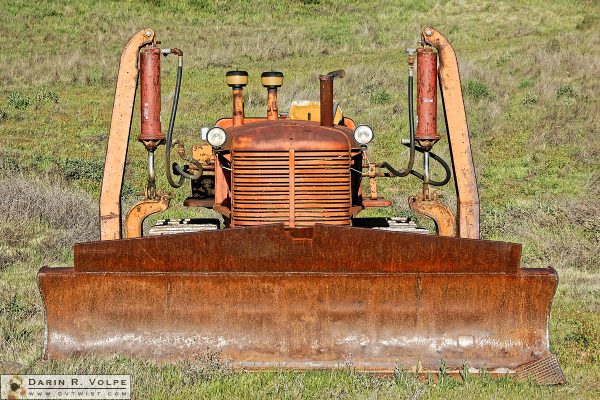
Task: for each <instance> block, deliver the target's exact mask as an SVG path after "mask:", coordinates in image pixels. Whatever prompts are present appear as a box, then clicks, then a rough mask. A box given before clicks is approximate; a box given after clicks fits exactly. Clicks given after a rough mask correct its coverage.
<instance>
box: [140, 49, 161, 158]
mask: <svg viewBox="0 0 600 400" xmlns="http://www.w3.org/2000/svg"><path fill="white" fill-rule="evenodd" d="M160 57H161V53H160V49H159V48H156V47H154V48H148V49H144V50H142V51H141V52H140V99H141V107H140V114H141V124H140V135H139V136H138V140H139V141H140V142H142V143H144V144H145V143H147V142H151V143H152V144H155V143H161V142H164V140H165V135H164V134H163V133H162V132H161V127H160ZM154 147H156V145H154Z"/></svg>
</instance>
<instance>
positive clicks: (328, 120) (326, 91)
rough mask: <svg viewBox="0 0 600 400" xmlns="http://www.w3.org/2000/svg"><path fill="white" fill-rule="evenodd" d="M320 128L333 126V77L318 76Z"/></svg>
mask: <svg viewBox="0 0 600 400" xmlns="http://www.w3.org/2000/svg"><path fill="white" fill-rule="evenodd" d="M319 82H320V98H321V126H330V127H331V126H333V76H331V75H329V74H327V75H319Z"/></svg>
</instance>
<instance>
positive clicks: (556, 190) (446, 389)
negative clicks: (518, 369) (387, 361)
mask: <svg viewBox="0 0 600 400" xmlns="http://www.w3.org/2000/svg"><path fill="white" fill-rule="evenodd" d="M599 15H600V6H599V5H598V3H597V2H596V1H577V0H573V1H553V2H546V1H530V2H521V1H510V2H497V1H450V2H442V1H429V0H422V1H420V2H412V1H395V2H388V1H383V0H377V1H372V2H361V1H347V0H321V1H319V0H312V1H306V0H305V1H289V0H288V1H284V0H272V1H258V0H252V1H240V2H227V1H211V0H187V1H186V0H179V1H173V2H169V1H162V0H145V1H133V0H131V1H99V2H88V1H83V0H74V1H70V2H69V1H53V2H44V1H40V2H30V1H24V0H23V1H20V0H12V1H7V0H0V36H1V37H2V38H3V43H4V45H3V51H2V52H0V361H1V362H2V364H1V366H2V372H3V373H7V372H11V373H12V372H16V371H17V370H19V371H21V372H23V373H131V374H132V375H133V379H134V395H135V398H137V399H145V398H156V399H160V398H167V397H168V398H181V399H188V398H245V399H246V398H247V399H251V398H252V399H253V398H261V399H262V398H289V399H295V398H315V399H316V398H319V399H320V398H368V399H392V398H393V399H395V398H410V399H420V398H423V399H425V398H433V399H436V398H440V399H442V398H444V399H445V398H458V397H460V398H463V399H471V398H495V399H517V398H540V399H541V398H549V397H551V398H555V399H558V398H569V399H579V398H589V399H592V398H599V397H600V384H599V382H600V313H599V312H600V267H599V263H600V200H599V198H600V189H599V187H600V139H599V134H600V101H599V99H598V94H599V93H600V48H599V47H598V46H597V43H598V42H599V41H600V17H599ZM426 25H432V26H434V27H436V28H438V29H439V30H440V31H441V32H443V33H444V34H446V35H447V36H448V38H449V39H450V40H451V42H452V43H453V45H454V46H455V48H456V51H457V54H458V57H459V62H460V67H461V73H462V81H463V89H464V91H465V96H466V107H467V116H468V119H469V125H470V129H471V134H472V145H473V151H474V159H475V162H476V165H477V172H478V183H479V188H480V195H481V202H482V220H481V224H482V234H483V236H484V238H486V239H494V240H505V241H514V242H519V243H522V244H523V247H524V248H523V250H524V254H523V265H525V266H530V267H540V266H547V265H551V266H553V267H554V268H556V269H557V270H558V272H559V275H560V284H559V288H558V291H557V294H556V297H555V301H554V304H553V308H552V316H551V321H550V337H551V350H552V351H553V352H554V353H555V354H557V355H558V357H559V359H560V362H561V364H562V366H563V369H564V371H565V374H566V376H567V379H568V383H567V384H566V385H564V386H560V387H539V386H535V385H532V384H518V383H514V382H511V381H508V380H492V379H489V378H485V377H484V378H481V379H469V380H467V381H466V382H458V381H453V380H444V381H442V382H440V383H439V384H433V383H431V382H418V381H416V380H415V379H414V377H412V376H410V375H406V374H403V373H400V372H399V373H398V374H395V375H394V376H393V377H377V376H371V375H365V374H361V373H358V372H355V371H353V370H352V369H351V368H348V369H344V370H338V371H332V372H311V373H291V372H283V371H273V372H269V373H261V374H251V373H244V372H239V371H232V370H231V369H230V368H229V366H228V365H227V363H226V362H224V361H223V360H219V358H218V355H214V354H207V355H203V356H200V357H199V358H198V359H197V360H196V361H194V362H189V363H182V364H176V365H159V364H152V363H148V362H145V361H140V360H131V359H126V358H117V357H115V358H109V359H95V358H79V359H72V360H68V361H64V362H47V361H43V360H41V359H40V357H41V355H42V350H43V334H44V321H43V307H42V304H41V299H40V297H39V294H38V291H37V286H36V272H37V270H38V269H39V267H40V266H41V265H69V264H70V263H71V262H72V255H71V251H72V250H71V246H72V244H73V243H74V242H77V241H86V240H93V239H96V238H98V224H97V221H96V219H97V200H98V196H99V184H100V179H101V176H102V168H103V161H104V152H105V146H106V139H107V132H108V126H109V121H110V113H111V107H112V101H113V95H114V85H115V81H116V74H117V66H118V60H119V56H120V51H121V50H122V48H123V46H124V44H125V43H126V42H127V40H128V39H129V38H130V37H131V35H132V34H133V33H135V32H137V31H139V30H140V29H142V28H144V27H151V28H153V29H155V31H156V32H157V35H158V38H159V40H162V42H163V45H164V46H165V47H180V48H182V49H183V50H184V51H185V72H184V81H183V89H182V95H181V101H180V107H179V110H180V111H179V114H178V120H177V127H176V136H177V137H178V138H182V139H183V140H184V141H185V142H186V144H187V145H188V146H189V145H190V144H191V143H194V142H197V141H198V129H199V127H201V126H211V125H212V124H213V122H214V121H215V120H216V119H217V118H219V117H221V116H226V115H229V113H230V108H231V106H230V98H229V96H230V93H229V89H228V88H227V87H226V86H225V84H224V83H223V76H224V73H225V71H226V70H228V69H231V68H239V69H247V70H248V71H249V73H250V85H249V86H248V88H247V90H246V109H247V115H263V114H264V110H265V109H266V98H265V97H266V96H265V93H263V92H264V90H263V88H262V87H261V86H260V83H259V76H260V73H261V72H262V71H264V70H268V69H271V68H273V69H277V70H281V71H283V72H284V73H285V76H286V82H285V85H284V87H283V88H282V89H281V91H280V109H281V110H284V109H286V108H287V107H288V106H289V104H290V103H291V101H292V100H294V99H300V100H317V99H318V82H317V80H316V77H317V75H318V74H320V73H324V72H327V71H330V70H334V69H339V68H343V69H345V70H346V72H347V75H346V77H345V78H344V79H343V80H340V81H339V82H338V83H336V85H337V86H336V100H337V101H339V102H340V103H341V104H342V107H343V109H344V110H345V113H346V114H347V115H348V116H350V117H351V118H353V119H355V120H356V121H358V122H362V123H369V124H371V126H373V128H374V130H375V134H376V136H375V137H376V139H375V142H374V144H373V145H372V146H371V147H372V150H371V157H372V158H376V159H378V160H386V161H389V162H392V163H393V164H394V165H398V164H400V162H401V160H402V162H403V160H404V159H405V157H406V155H405V154H406V152H405V150H404V149H403V146H401V145H400V139H401V138H402V137H407V123H406V120H407V116H406V108H407V106H406V102H405V97H406V83H405V80H406V79H405V65H406V64H405V57H404V53H403V49H404V48H405V47H409V46H414V44H415V41H416V39H417V37H418V35H419V32H420V29H421V28H422V27H424V26H426ZM174 64H175V62H174V61H173V60H171V59H168V58H167V59H166V60H165V61H164V62H163V110H168V108H169V106H170V102H171V99H172V95H173V86H174V76H175V65H174ZM134 115H135V118H134V121H133V128H132V139H131V146H130V152H129V155H130V160H131V161H130V162H129V164H128V166H127V171H126V183H125V188H124V204H125V206H127V205H131V204H133V202H135V201H136V199H137V197H136V193H137V192H139V191H140V190H142V189H143V184H144V182H143V180H144V177H145V172H144V166H145V158H144V157H145V156H144V150H143V148H142V146H141V145H139V144H138V143H137V142H136V141H135V136H136V135H137V133H138V132H139V121H138V117H137V115H138V110H137V109H136V111H135V114H134ZM164 117H165V119H166V118H167V115H166V112H165V113H164ZM164 125H166V124H164ZM445 145H446V141H445V140H443V141H442V143H440V144H438V145H437V146H436V147H437V150H438V151H439V153H440V154H441V155H442V156H444V157H445V158H448V152H447V151H446V150H445V147H446V146H445ZM158 164H159V165H158V175H159V177H160V178H159V181H158V185H159V186H160V187H161V188H162V189H164V190H166V189H167V187H168V184H167V183H166V179H165V178H164V173H163V169H162V164H161V163H160V162H159V163H158ZM418 188H419V183H418V181H417V180H415V179H402V180H389V181H382V182H381V184H380V190H381V192H382V194H383V195H384V196H386V197H388V198H390V199H392V200H393V201H394V207H393V208H392V209H390V210H383V211H379V212H378V213H379V214H380V215H397V214H403V215H410V212H409V211H408V208H407V206H406V198H407V196H408V195H410V194H412V193H415V192H416V191H417V190H418ZM446 191H447V192H448V195H449V197H451V195H452V190H451V189H450V190H448V189H447V190H446ZM184 192H185V191H184V190H179V191H178V192H177V193H176V194H175V199H174V204H175V206H174V207H172V208H171V209H170V210H169V211H168V212H167V213H166V214H165V215H166V216H167V217H178V216H184V215H197V214H198V211H189V210H187V209H185V208H183V207H181V206H179V205H177V204H180V203H181V200H182V199H183V198H185V197H186V195H187V193H184ZM163 216H164V215H163ZM150 222H152V221H150ZM421 222H423V223H425V221H421Z"/></svg>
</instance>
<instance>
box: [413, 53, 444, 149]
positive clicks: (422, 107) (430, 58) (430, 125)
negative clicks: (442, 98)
mask: <svg viewBox="0 0 600 400" xmlns="http://www.w3.org/2000/svg"><path fill="white" fill-rule="evenodd" d="M417 117H418V126H417V131H416V133H415V139H416V140H417V141H418V140H433V141H437V140H439V139H440V135H439V133H438V132H437V53H436V52H435V51H433V49H431V48H430V47H424V48H420V49H417Z"/></svg>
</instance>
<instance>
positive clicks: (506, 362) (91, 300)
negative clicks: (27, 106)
mask: <svg viewBox="0 0 600 400" xmlns="http://www.w3.org/2000/svg"><path fill="white" fill-rule="evenodd" d="M520 253H521V246H520V245H518V244H512V243H503V242H491V241H483V240H470V239H458V238H448V237H439V236H425V235H419V234H407V233H400V232H386V231H379V230H369V229H362V228H352V227H335V226H325V225H317V226H315V227H314V228H302V229H285V228H284V227H283V226H280V225H271V226H262V227H251V228H236V229H229V230H222V231H212V232H197V233H186V234H179V235H170V236H158V237H146V238H139V239H128V240H116V241H104V242H94V243H83V244H77V245H75V259H74V268H48V267H43V268H42V269H41V270H40V272H39V285H40V289H41V292H42V296H43V300H44V305H45V310H46V318H47V343H46V350H45V354H46V357H49V358H61V357H65V356H70V355H77V354H87V353H95V354H112V353H122V354H131V355H137V356H142V357H150V358H166V359H180V358H185V357H190V356H192V355H194V354H198V353H202V352H206V351H207V350H210V351H219V352H221V354H222V356H223V357H224V358H227V359H230V360H231V361H232V362H233V364H234V365H235V366H238V367H243V368H251V369H262V368H274V367H276V368H294V369H312V368H331V367H338V366H344V365H348V364H349V363H350V364H351V365H352V366H353V367H355V368H358V369H364V370H369V371H379V372H389V371H393V370H394V368H397V367H403V368H406V369H408V368H410V367H414V366H418V367H417V369H418V371H428V370H431V371H435V370H437V369H438V368H439V366H440V364H441V363H442V362H443V363H444V364H445V365H446V368H448V369H449V370H450V369H461V368H463V367H464V366H465V365H467V366H468V367H471V368H476V369H480V370H488V371H494V370H495V371H501V372H502V371H504V372H508V373H515V375H517V372H518V371H519V368H518V367H519V366H522V365H526V366H528V368H529V370H532V368H533V370H534V371H537V370H536V367H535V365H536V364H535V363H539V362H542V363H543V365H546V364H549V365H550V367H548V368H546V369H545V370H543V371H542V373H541V378H540V379H539V380H540V381H544V379H546V381H551V382H547V383H559V382H557V381H560V379H561V377H562V373H557V372H556V371H558V372H560V367H558V364H557V363H556V359H555V358H554V357H553V356H552V355H551V353H550V352H549V349H548V318H549V309H550V304H551V301H552V297H553V295H554V292H555V289H556V285H557V282H558V277H557V274H556V272H555V271H554V270H553V269H551V268H548V269H521V268H520V267H519V260H520ZM548 360H554V361H552V362H548ZM532 365H533V367H532ZM499 368H500V369H499ZM548 371H550V372H548ZM536 373H537V374H538V375H539V374H540V373H539V371H537V372H536ZM550 373H554V374H555V375H553V377H550V378H549V377H548V376H549V375H548V374H550ZM562 379H564V378H562Z"/></svg>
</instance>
